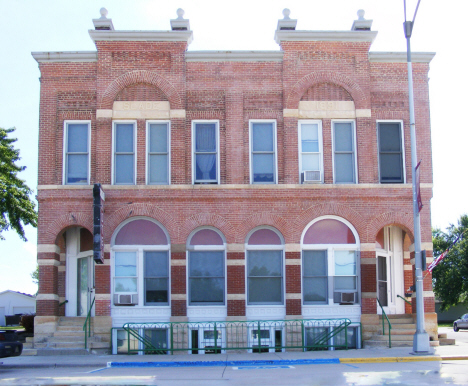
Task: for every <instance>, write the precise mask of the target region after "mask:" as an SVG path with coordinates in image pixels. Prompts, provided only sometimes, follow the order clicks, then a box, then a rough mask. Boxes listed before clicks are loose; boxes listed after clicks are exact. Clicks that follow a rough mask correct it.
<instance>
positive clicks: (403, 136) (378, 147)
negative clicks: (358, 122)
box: [375, 119, 406, 185]
mask: <svg viewBox="0 0 468 386" xmlns="http://www.w3.org/2000/svg"><path fill="white" fill-rule="evenodd" d="M380 123H398V124H400V136H401V162H402V163H403V165H402V169H403V182H390V183H386V182H381V180H380V136H379V124H380ZM375 128H376V135H377V163H378V168H379V184H385V185H388V184H406V160H405V126H404V123H403V120H401V119H378V120H376V126H375Z"/></svg>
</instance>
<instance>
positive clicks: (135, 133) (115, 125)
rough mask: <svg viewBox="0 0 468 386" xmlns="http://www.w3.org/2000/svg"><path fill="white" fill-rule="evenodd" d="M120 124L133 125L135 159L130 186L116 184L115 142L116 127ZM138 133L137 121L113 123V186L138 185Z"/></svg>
mask: <svg viewBox="0 0 468 386" xmlns="http://www.w3.org/2000/svg"><path fill="white" fill-rule="evenodd" d="M118 124H133V154H134V159H133V183H130V184H116V183H115V172H116V170H115V155H116V154H115V140H116V135H115V131H116V127H117V125H118ZM137 131H138V126H137V121H136V120H128V121H125V120H118V121H112V165H111V167H112V185H124V186H125V185H128V186H130V185H136V179H137V148H138V146H137Z"/></svg>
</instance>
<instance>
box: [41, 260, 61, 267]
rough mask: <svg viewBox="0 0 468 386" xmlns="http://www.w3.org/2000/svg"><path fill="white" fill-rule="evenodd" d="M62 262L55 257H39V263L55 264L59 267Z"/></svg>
mask: <svg viewBox="0 0 468 386" xmlns="http://www.w3.org/2000/svg"><path fill="white" fill-rule="evenodd" d="M60 264H61V263H60V261H59V260H55V259H37V265H53V266H56V267H59V266H60Z"/></svg>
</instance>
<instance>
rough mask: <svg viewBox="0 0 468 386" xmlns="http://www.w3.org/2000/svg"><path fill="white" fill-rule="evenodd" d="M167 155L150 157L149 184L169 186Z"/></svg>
mask: <svg viewBox="0 0 468 386" xmlns="http://www.w3.org/2000/svg"><path fill="white" fill-rule="evenodd" d="M167 158H168V157H167V155H165V154H158V155H155V154H152V155H150V156H149V168H150V172H149V182H150V183H152V184H167V183H168V175H167V174H168V173H167Z"/></svg>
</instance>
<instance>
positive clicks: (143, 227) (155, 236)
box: [115, 219, 168, 253]
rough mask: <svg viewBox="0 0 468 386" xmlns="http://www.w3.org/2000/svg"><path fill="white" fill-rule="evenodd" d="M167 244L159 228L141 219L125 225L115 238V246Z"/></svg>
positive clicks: (164, 235)
mask: <svg viewBox="0 0 468 386" xmlns="http://www.w3.org/2000/svg"><path fill="white" fill-rule="evenodd" d="M167 243H168V240H167V237H166V234H165V233H164V231H163V230H162V229H161V227H160V226H159V225H157V224H155V223H154V222H152V221H148V220H143V219H141V220H133V221H130V222H129V223H127V224H125V225H124V226H123V227H122V228H121V229H120V230H119V233H117V236H116V237H115V245H166V244H167ZM119 253H120V252H119Z"/></svg>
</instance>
